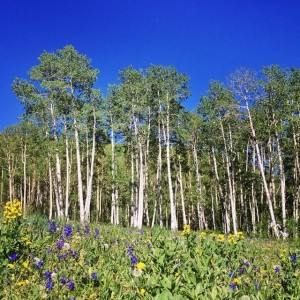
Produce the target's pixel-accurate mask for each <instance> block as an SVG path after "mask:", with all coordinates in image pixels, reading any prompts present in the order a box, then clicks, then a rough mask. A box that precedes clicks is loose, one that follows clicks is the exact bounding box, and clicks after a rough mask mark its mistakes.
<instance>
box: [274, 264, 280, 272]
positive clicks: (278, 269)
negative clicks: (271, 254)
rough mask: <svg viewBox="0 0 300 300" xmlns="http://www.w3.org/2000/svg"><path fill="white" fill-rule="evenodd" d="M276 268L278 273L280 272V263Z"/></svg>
mask: <svg viewBox="0 0 300 300" xmlns="http://www.w3.org/2000/svg"><path fill="white" fill-rule="evenodd" d="M274 270H275V272H276V273H280V266H278V265H277V266H275V267H274Z"/></svg>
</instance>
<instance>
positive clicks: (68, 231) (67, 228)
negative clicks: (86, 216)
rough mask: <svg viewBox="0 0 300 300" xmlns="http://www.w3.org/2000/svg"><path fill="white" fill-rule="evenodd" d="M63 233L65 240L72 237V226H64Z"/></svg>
mask: <svg viewBox="0 0 300 300" xmlns="http://www.w3.org/2000/svg"><path fill="white" fill-rule="evenodd" d="M64 232H65V236H66V238H67V239H68V238H70V237H71V236H72V233H73V229H72V226H71V225H68V224H67V225H66V226H65V228H64Z"/></svg>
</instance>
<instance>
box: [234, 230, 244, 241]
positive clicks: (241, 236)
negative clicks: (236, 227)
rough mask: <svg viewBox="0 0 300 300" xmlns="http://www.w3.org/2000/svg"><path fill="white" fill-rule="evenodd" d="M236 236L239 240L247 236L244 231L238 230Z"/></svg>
mask: <svg viewBox="0 0 300 300" xmlns="http://www.w3.org/2000/svg"><path fill="white" fill-rule="evenodd" d="M236 236H237V238H238V239H239V240H243V239H244V238H245V236H244V233H243V232H242V231H238V232H237V233H236Z"/></svg>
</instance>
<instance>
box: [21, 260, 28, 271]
mask: <svg viewBox="0 0 300 300" xmlns="http://www.w3.org/2000/svg"><path fill="white" fill-rule="evenodd" d="M22 266H23V267H24V268H25V269H29V264H28V262H27V261H24V262H23V264H22Z"/></svg>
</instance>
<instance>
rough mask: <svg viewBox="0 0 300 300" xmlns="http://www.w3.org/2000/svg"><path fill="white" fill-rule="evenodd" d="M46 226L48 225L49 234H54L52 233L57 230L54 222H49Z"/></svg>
mask: <svg viewBox="0 0 300 300" xmlns="http://www.w3.org/2000/svg"><path fill="white" fill-rule="evenodd" d="M48 224H49V229H48V232H49V233H50V234H54V233H55V232H56V230H57V226H56V224H55V223H54V221H49V223H48Z"/></svg>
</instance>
